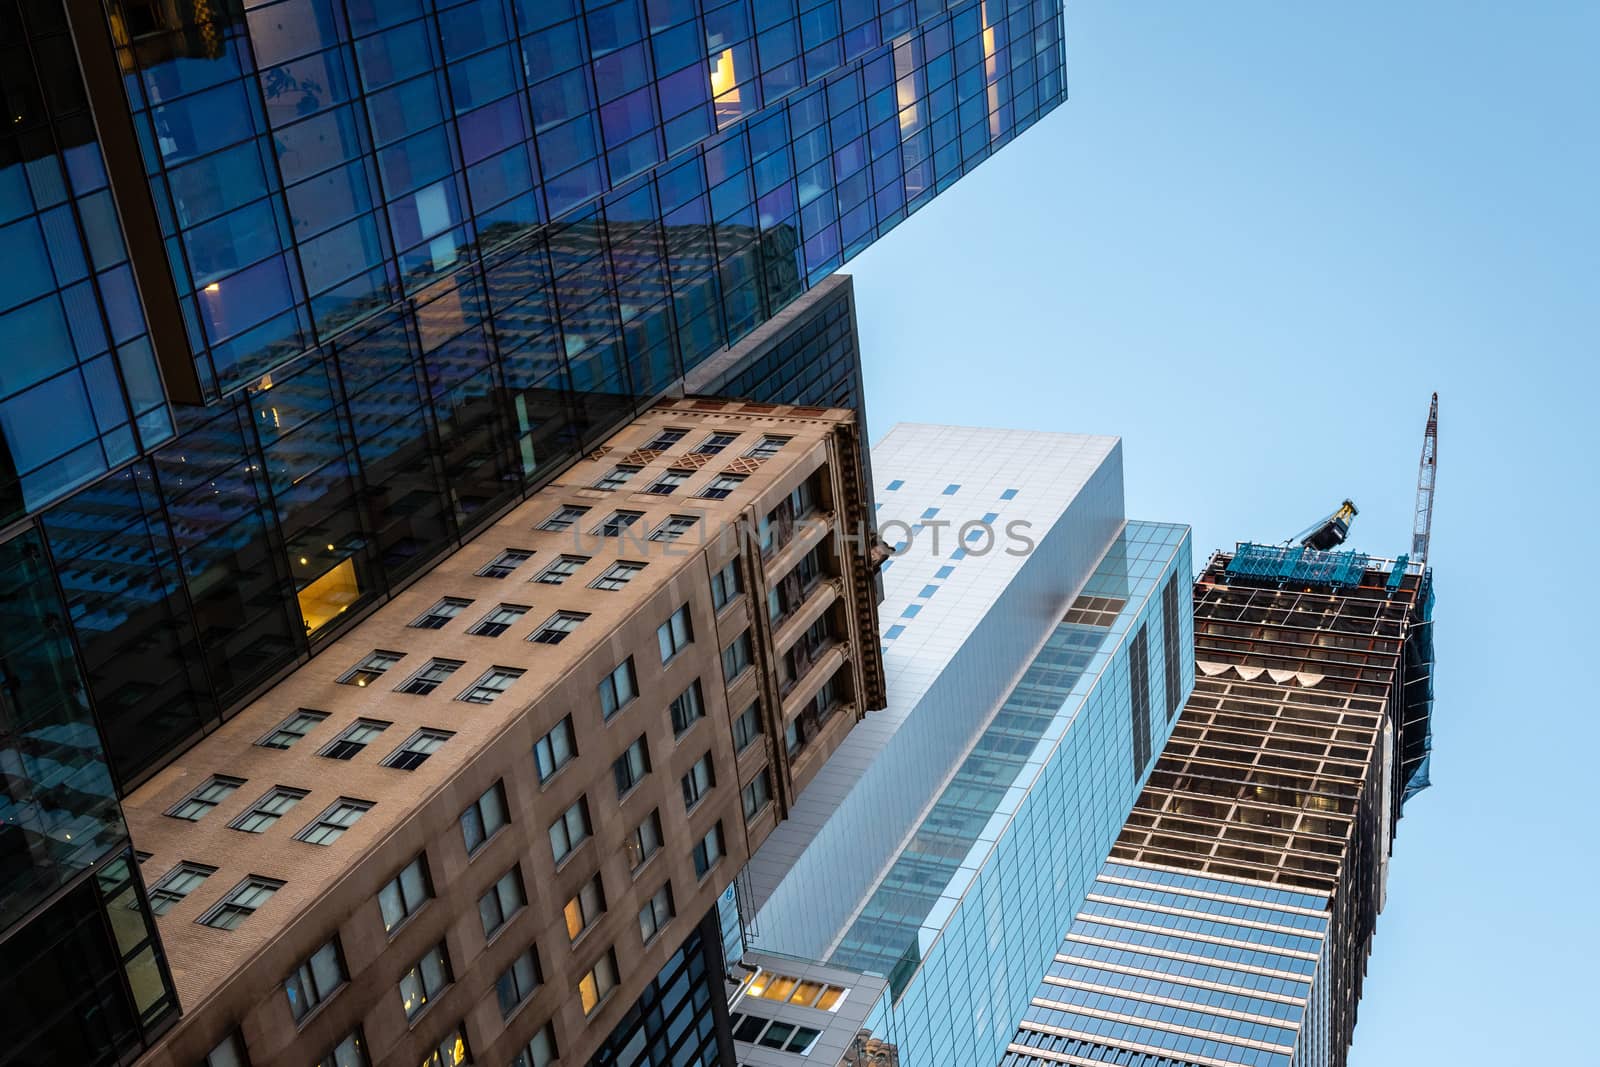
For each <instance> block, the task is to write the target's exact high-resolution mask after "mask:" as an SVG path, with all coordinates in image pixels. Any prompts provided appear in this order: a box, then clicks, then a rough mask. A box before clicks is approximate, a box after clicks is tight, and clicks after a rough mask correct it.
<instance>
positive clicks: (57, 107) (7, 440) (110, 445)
mask: <svg viewBox="0 0 1600 1067" xmlns="http://www.w3.org/2000/svg"><path fill="white" fill-rule="evenodd" d="M0 105H3V107H4V109H5V110H4V114H5V116H6V121H5V124H4V128H3V129H0V263H3V264H4V265H5V285H4V286H0V525H5V524H7V523H10V522H11V521H13V520H15V519H17V518H20V517H21V516H22V515H23V514H25V513H26V512H28V511H32V510H36V509H38V508H39V507H42V506H43V505H45V504H48V503H49V502H51V501H52V500H55V499H57V498H59V497H60V496H62V495H63V494H64V493H67V492H69V491H71V490H72V489H74V488H77V487H78V486H80V485H83V484H85V483H86V482H89V481H90V480H92V479H94V478H95V477H97V476H99V475H102V474H104V473H105V472H106V471H107V470H109V469H110V468H112V467H115V466H117V465H118V464H121V463H125V462H127V461H128V460H129V459H132V458H133V457H134V456H135V455H136V454H138V453H139V452H140V451H141V450H142V449H148V448H150V447H151V446H153V445H157V444H159V443H161V442H162V441H165V440H166V439H168V438H170V437H171V436H172V420H171V417H170V415H169V414H168V411H167V405H166V398H165V395H164V393H163V392H162V388H161V376H160V374H159V373H158V371H157V370H156V363H155V357H154V355H153V354H152V352H151V348H150V341H149V337H148V336H147V326H146V324H145V319H144V309H143V307H142V305H141V304H140V302H139V296H138V293H137V291H136V289H135V287H134V281H133V273H132V271H131V269H130V268H129V266H128V254H127V249H126V248H125V246H124V244H123V240H122V231H121V229H120V227H119V225H118V221H117V213H116V206H115V204H114V203H113V201H112V198H111V191H110V189H109V188H108V187H107V181H106V169H105V161H104V159H103V157H102V155H101V152H100V146H99V143H98V142H97V140H96V137H95V128H94V119H93V118H92V117H91V115H90V113H89V101H88V98H87V96H86V95H85V93H84V87H83V79H82V78H81V77H80V76H79V69H78V63H77V57H76V54H75V52H74V51H73V42H72V37H71V35H70V34H69V33H68V30H67V24H66V19H65V16H64V15H63V13H62V10H61V8H60V6H59V4H55V3H33V4H22V5H19V4H18V3H17V0H0Z"/></svg>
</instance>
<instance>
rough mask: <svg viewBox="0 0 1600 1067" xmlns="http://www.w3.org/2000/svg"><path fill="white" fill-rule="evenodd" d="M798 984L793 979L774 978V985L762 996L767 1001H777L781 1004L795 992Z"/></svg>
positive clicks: (768, 987)
mask: <svg viewBox="0 0 1600 1067" xmlns="http://www.w3.org/2000/svg"><path fill="white" fill-rule="evenodd" d="M797 984H798V983H797V982H796V981H795V979H793V978H788V977H774V978H773V979H772V984H771V985H769V986H767V991H766V992H765V993H763V994H762V996H763V997H765V998H766V999H767V1000H776V1001H780V1002H781V1001H785V1000H788V999H789V995H790V994H791V993H793V992H794V987H795V986H796V985H797Z"/></svg>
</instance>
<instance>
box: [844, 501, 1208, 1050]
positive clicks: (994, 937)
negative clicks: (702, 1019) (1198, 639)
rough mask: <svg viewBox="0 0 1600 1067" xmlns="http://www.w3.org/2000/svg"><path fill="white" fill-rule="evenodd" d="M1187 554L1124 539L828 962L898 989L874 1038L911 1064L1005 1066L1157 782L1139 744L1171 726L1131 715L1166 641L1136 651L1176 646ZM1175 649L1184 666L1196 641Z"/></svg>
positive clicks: (1186, 678)
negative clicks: (1048, 964)
mask: <svg viewBox="0 0 1600 1067" xmlns="http://www.w3.org/2000/svg"><path fill="white" fill-rule="evenodd" d="M1189 544H1190V541H1189V531H1188V528H1187V527H1184V526H1174V525H1169V524H1164V523H1148V522H1134V521H1130V522H1128V523H1127V524H1126V526H1125V528H1124V530H1123V532H1122V533H1121V534H1119V535H1118V536H1117V538H1116V539H1115V541H1114V542H1113V543H1112V544H1111V545H1110V547H1109V548H1108V549H1107V550H1106V553H1105V555H1104V557H1103V558H1102V559H1101V561H1100V563H1099V565H1098V566H1097V567H1096V568H1095V571H1094V573H1093V575H1092V576H1091V577H1090V579H1089V581H1088V582H1087V584H1086V585H1085V586H1084V588H1083V590H1082V592H1081V593H1080V595H1079V596H1078V597H1077V598H1076V599H1075V600H1074V601H1073V602H1072V604H1071V605H1070V606H1069V607H1068V609H1067V611H1066V612H1065V614H1064V615H1063V617H1062V619H1061V621H1060V622H1059V623H1058V624H1057V625H1056V626H1055V627H1054V628H1053V630H1052V631H1051V633H1050V635H1049V637H1048V638H1047V640H1046V642H1045V644H1044V647H1043V648H1042V649H1040V651H1039V653H1038V654H1037V655H1036V656H1035V658H1034V659H1033V661H1032V662H1031V663H1030V664H1029V666H1028V668H1027V670H1026V671H1025V672H1024V674H1023V676H1022V678H1021V679H1020V680H1019V681H1018V682H1017V684H1016V686H1015V688H1014V689H1013V690H1012V691H1011V693H1010V694H1009V695H1008V696H1007V698H1006V700H1005V703H1004V704H1003V705H1002V706H1001V708H1000V710H999V711H998V712H997V713H996V714H995V716H994V717H993V718H992V719H991V720H990V722H989V724H988V725H987V726H986V727H985V728H984V730H983V732H982V734H981V735H980V736H979V737H978V739H977V742H976V744H975V745H974V746H973V748H972V751H971V753H970V754H969V755H968V756H967V758H966V759H965V760H964V761H963V762H962V764H961V766H960V768H959V769H958V770H957V771H956V773H955V775H954V776H953V777H952V778H951V780H950V781H949V783H948V784H947V785H946V786H945V787H944V789H943V790H942V792H941V793H940V795H939V797H938V799H937V800H936V801H935V802H934V804H933V806H932V807H931V808H930V809H929V810H928V812H927V813H926V815H925V816H924V817H923V819H922V820H921V822H920V823H919V825H918V826H917V827H916V829H915V830H914V832H913V834H912V835H911V837H910V839H909V840H908V842H907V844H906V846H905V848H904V849H902V850H901V853H900V855H899V856H898V857H896V859H895V861H894V863H893V865H892V866H891V867H890V868H889V870H888V872H887V873H886V874H885V875H884V876H883V878H882V879H880V881H879V882H878V884H877V885H876V887H875V888H874V889H873V891H872V893H871V895H870V896H869V897H868V899H867V900H866V901H865V902H864V904H863V905H862V907H861V909H860V912H859V914H858V916H857V917H856V919H855V920H854V921H853V922H852V923H851V925H850V926H849V927H848V928H847V929H846V930H845V932H844V935H843V937H842V938H841V939H840V941H839V943H838V945H837V946H836V947H835V948H834V949H833V950H832V952H831V953H830V954H829V956H828V959H827V962H828V963H829V964H830V965H832V966H838V967H846V968H850V969H852V970H858V971H863V972H867V973H873V974H881V975H886V976H887V977H888V981H889V988H888V991H887V993H886V994H885V997H884V999H883V1000H882V1001H880V1002H879V1005H878V1007H877V1008H876V1009H875V1011H874V1012H873V1013H872V1015H870V1016H869V1017H868V1022H867V1028H868V1029H870V1030H871V1031H872V1033H873V1035H874V1036H875V1037H877V1038H879V1039H881V1040H884V1041H887V1042H888V1043H890V1044H892V1045H894V1046H895V1047H896V1048H897V1049H898V1055H899V1057H900V1062H902V1063H906V1064H924V1063H927V1064H933V1063H994V1062H997V1061H998V1060H999V1059H1000V1057H1001V1055H1003V1054H1004V1051H1005V1048H1006V1045H1007V1043H1008V1042H1009V1041H1010V1040H1011V1038H1012V1033H1013V1030H1014V1028H1015V1026H1016V1023H1017V1021H1018V1020H1019V1019H1020V1018H1021V1017H1022V1013H1023V1011H1024V1010H1025V1009H1026V1008H1027V1006H1028V1004H1029V998H1030V996H1031V995H1032V993H1033V990H1034V985H1035V983H1036V981H1037V975H1038V974H1039V972H1040V970H1041V969H1042V967H1043V965H1044V962H1045V961H1046V960H1047V959H1049V957H1050V953H1051V952H1053V951H1054V950H1055V948H1056V947H1057V946H1059V944H1060V938H1061V931H1063V930H1065V929H1067V928H1068V927H1069V926H1070V925H1071V922H1072V917H1073V915H1074V913H1075V912H1076V911H1077V908H1078V905H1079V902H1081V901H1082V900H1083V899H1084V897H1085V895H1086V894H1087V893H1088V891H1089V888H1090V886H1092V885H1093V884H1094V879H1095V876H1096V872H1097V871H1098V870H1099V868H1100V865H1101V863H1102V862H1103V860H1104V857H1105V855H1106V854H1107V852H1108V851H1109V850H1110V848H1111V845H1112V843H1113V842H1114V841H1115V839H1116V834H1117V831H1118V829H1120V827H1121V820H1122V819H1124V818H1126V814H1125V813H1126V812H1127V811H1128V809H1129V808H1130V807H1132V805H1133V802H1134V799H1135V798H1136V797H1137V796H1138V794H1139V790H1140V788H1141V786H1142V785H1143V784H1144V781H1145V778H1146V776H1147V774H1148V773H1149V771H1150V768H1149V766H1148V765H1146V766H1140V765H1139V762H1138V760H1137V758H1136V751H1135V742H1134V737H1135V734H1136V733H1137V732H1138V730H1139V729H1140V728H1141V726H1142V727H1143V728H1146V729H1149V730H1151V731H1152V733H1153V735H1154V736H1155V737H1156V738H1158V739H1161V740H1164V739H1165V736H1166V733H1167V731H1168V730H1169V729H1170V728H1171V724H1170V723H1169V722H1168V721H1167V719H1166V716H1165V714H1164V713H1162V711H1160V710H1159V709H1156V710H1152V709H1151V708H1150V707H1149V706H1148V705H1145V706H1144V707H1142V708H1141V707H1140V706H1139V705H1138V704H1137V703H1136V702H1135V700H1134V689H1135V687H1136V686H1137V685H1138V684H1139V683H1140V682H1141V681H1142V682H1144V684H1146V685H1148V684H1149V683H1150V681H1151V680H1152V678H1155V679H1159V678H1161V677H1162V675H1163V673H1164V669H1165V668H1164V659H1165V656H1166V654H1167V653H1166V650H1165V649H1164V648H1163V647H1162V643H1161V642H1160V641H1159V640H1156V641H1153V642H1152V644H1153V647H1150V648H1149V649H1148V652H1147V656H1146V657H1145V660H1144V662H1143V663H1142V664H1139V663H1136V662H1135V660H1136V659H1137V658H1138V657H1136V656H1135V655H1134V654H1133V653H1132V647H1133V645H1134V643H1135V642H1136V641H1139V639H1140V635H1141V634H1143V635H1145V641H1147V642H1151V641H1152V637H1153V636H1154V635H1156V634H1159V633H1161V632H1162V630H1163V628H1164V627H1163V618H1162V612H1163V608H1164V606H1165V598H1164V597H1163V596H1162V590H1163V588H1164V587H1165V586H1166V585H1167V584H1169V583H1172V582H1179V583H1181V582H1184V581H1186V580H1187V578H1186V575H1187V574H1188V568H1189ZM1178 634H1179V641H1180V642H1181V644H1180V645H1179V647H1178V654H1179V655H1180V656H1181V655H1183V653H1184V650H1186V649H1187V648H1188V647H1190V646H1189V641H1190V640H1191V637H1190V634H1191V630H1190V628H1189V627H1188V626H1186V625H1183V624H1181V623H1180V625H1179V627H1178ZM1138 667H1142V670H1143V673H1144V674H1145V677H1144V678H1143V679H1136V678H1135V676H1134V675H1135V668H1138ZM1192 685H1193V675H1192V674H1190V673H1189V671H1188V670H1187V669H1185V670H1184V671H1182V672H1181V674H1180V686H1181V687H1182V689H1181V691H1182V692H1183V693H1185V694H1186V693H1187V691H1188V689H1189V687H1190V686H1192ZM1137 715H1142V717H1143V721H1142V722H1140V721H1137V719H1136V716H1137ZM1021 917H1026V918H1021Z"/></svg>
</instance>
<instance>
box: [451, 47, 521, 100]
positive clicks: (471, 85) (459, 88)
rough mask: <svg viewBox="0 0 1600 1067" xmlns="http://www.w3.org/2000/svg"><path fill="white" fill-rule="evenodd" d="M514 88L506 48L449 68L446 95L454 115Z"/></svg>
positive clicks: (513, 79) (511, 67)
mask: <svg viewBox="0 0 1600 1067" xmlns="http://www.w3.org/2000/svg"><path fill="white" fill-rule="evenodd" d="M516 87H517V75H516V70H515V68H514V67H513V66H512V61H511V49H510V48H499V49H496V50H495V51H493V52H485V53H484V54H483V55H479V56H474V57H473V58H472V59H468V60H464V61H463V62H460V63H457V64H455V65H454V66H452V67H451V68H450V97H451V100H452V101H453V102H454V104H455V109H456V112H457V113H458V114H459V113H460V112H463V111H470V110H471V109H473V108H475V107H478V106H479V105H481V104H486V103H488V102H489V101H491V100H498V99H499V98H500V97H502V96H505V95H506V94H507V93H509V92H511V91H512V90H513V89H514V88H516Z"/></svg>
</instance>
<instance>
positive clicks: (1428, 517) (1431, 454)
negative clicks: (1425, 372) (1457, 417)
mask: <svg viewBox="0 0 1600 1067" xmlns="http://www.w3.org/2000/svg"><path fill="white" fill-rule="evenodd" d="M1438 461H1439V394H1438V393H1434V394H1433V401H1432V403H1430V404H1429V405H1428V427H1427V429H1425V430H1424V431H1423V432H1422V463H1421V465H1420V466H1418V468H1417V514H1416V518H1415V519H1414V520H1413V521H1412V523H1411V559H1410V562H1412V563H1415V564H1417V565H1418V566H1423V567H1426V566H1427V565H1428V541H1429V539H1430V538H1431V537H1432V536H1433V476H1434V470H1435V465H1436V464H1437V463H1438Z"/></svg>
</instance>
